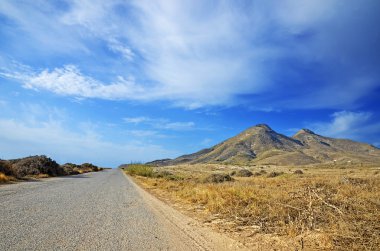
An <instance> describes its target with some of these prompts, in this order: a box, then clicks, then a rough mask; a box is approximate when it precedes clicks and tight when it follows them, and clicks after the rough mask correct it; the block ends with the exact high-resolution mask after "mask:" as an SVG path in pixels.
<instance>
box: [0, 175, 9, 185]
mask: <svg viewBox="0 0 380 251" xmlns="http://www.w3.org/2000/svg"><path fill="white" fill-rule="evenodd" d="M10 180H11V179H10V178H9V177H8V176H7V175H5V174H3V173H0V183H8V182H9V181H10Z"/></svg>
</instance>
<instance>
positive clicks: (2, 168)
mask: <svg viewBox="0 0 380 251" xmlns="http://www.w3.org/2000/svg"><path fill="white" fill-rule="evenodd" d="M0 172H1V173H3V174H4V175H7V176H13V175H14V170H13V168H12V164H11V163H10V162H9V161H7V160H0Z"/></svg>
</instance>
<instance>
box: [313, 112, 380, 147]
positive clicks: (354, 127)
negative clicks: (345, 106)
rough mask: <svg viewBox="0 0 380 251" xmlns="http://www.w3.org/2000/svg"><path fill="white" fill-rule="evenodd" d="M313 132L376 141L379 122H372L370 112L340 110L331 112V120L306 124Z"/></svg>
mask: <svg viewBox="0 0 380 251" xmlns="http://www.w3.org/2000/svg"><path fill="white" fill-rule="evenodd" d="M308 127H310V128H311V129H312V130H314V131H315V132H317V133H319V134H321V135H326V136H330V137H337V138H349V139H354V140H365V141H367V142H368V140H370V141H371V142H369V143H375V142H376V141H378V140H379V139H380V138H379V135H380V123H373V121H372V114H371V113H370V112H361V111H358V112H352V111H340V112H335V113H333V114H331V121H329V122H322V123H321V122H318V123H311V124H309V125H308Z"/></svg>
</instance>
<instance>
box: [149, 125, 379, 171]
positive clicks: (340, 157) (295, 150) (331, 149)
mask: <svg viewBox="0 0 380 251" xmlns="http://www.w3.org/2000/svg"><path fill="white" fill-rule="evenodd" d="M196 163H226V164H274V165H307V164H320V163H352V164H359V163H380V149H378V148H376V147H374V146H372V145H369V144H365V143H359V142H355V141H352V140H347V139H334V138H329V137H324V136H321V135H318V134H316V133H314V132H312V131H310V130H308V129H301V130H300V131H298V132H297V133H296V134H295V135H294V136H292V137H287V136H285V135H283V134H280V133H277V132H275V131H274V130H272V129H271V128H270V127H269V126H268V125H265V124H259V125H256V126H254V127H251V128H248V129H247V130H245V131H243V132H241V133H240V134H238V135H236V136H235V137H232V138H229V139H227V140H225V141H223V142H221V143H220V144H217V145H215V146H213V147H210V148H207V149H203V150H201V151H199V152H196V153H193V154H187V155H183V156H180V157H178V158H176V159H163V160H156V161H152V162H149V163H148V164H151V165H157V166H164V165H178V164H196Z"/></svg>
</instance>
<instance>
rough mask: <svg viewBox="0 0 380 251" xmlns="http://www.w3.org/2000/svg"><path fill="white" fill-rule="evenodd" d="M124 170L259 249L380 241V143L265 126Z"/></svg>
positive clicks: (346, 246) (368, 245)
mask: <svg viewBox="0 0 380 251" xmlns="http://www.w3.org/2000/svg"><path fill="white" fill-rule="evenodd" d="M121 168H123V169H124V170H125V171H126V172H127V173H128V174H130V175H132V176H134V177H135V180H136V181H137V182H138V183H139V184H140V185H141V186H142V187H144V188H145V189H147V190H148V191H150V192H151V193H152V194H154V195H156V196H158V197H159V198H161V199H163V200H165V201H167V203H169V204H170V205H173V206H175V207H177V208H178V209H180V210H182V211H183V212H184V213H187V214H189V215H191V216H192V217H194V218H197V219H198V220H200V221H202V222H204V224H207V225H211V226H213V227H214V228H216V229H218V230H219V231H221V232H227V233H228V234H229V235H230V236H231V237H233V238H235V239H236V240H239V241H241V242H243V243H244V244H245V245H247V246H248V247H249V248H251V249H258V250H272V249H276V250H279V249H280V250H377V248H378V247H379V246H380V229H379V226H380V200H379V198H380V149H378V148H376V147H374V146H372V145H369V144H365V143H360V142H355V141H352V140H347V139H335V138H329V137H324V136H321V135H318V134H315V133H314V132H312V131H310V130H308V129H302V130H300V131H298V132H297V133H296V134H295V135H293V136H292V137H288V136H285V135H282V134H279V133H277V132H275V131H274V130H272V129H271V128H270V127H269V126H268V125H265V124H259V125H256V126H253V127H251V128H248V129H247V130H245V131H243V132H241V133H240V134H238V135H236V136H235V137H232V138H229V139H227V140H225V141H223V142H221V143H220V144H217V145H215V146H213V147H210V148H207V149H203V150H201V151H199V152H196V153H193V154H188V155H183V156H180V157H178V158H175V159H163V160H156V161H152V162H149V163H146V164H145V165H144V164H130V165H122V166H121Z"/></svg>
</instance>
